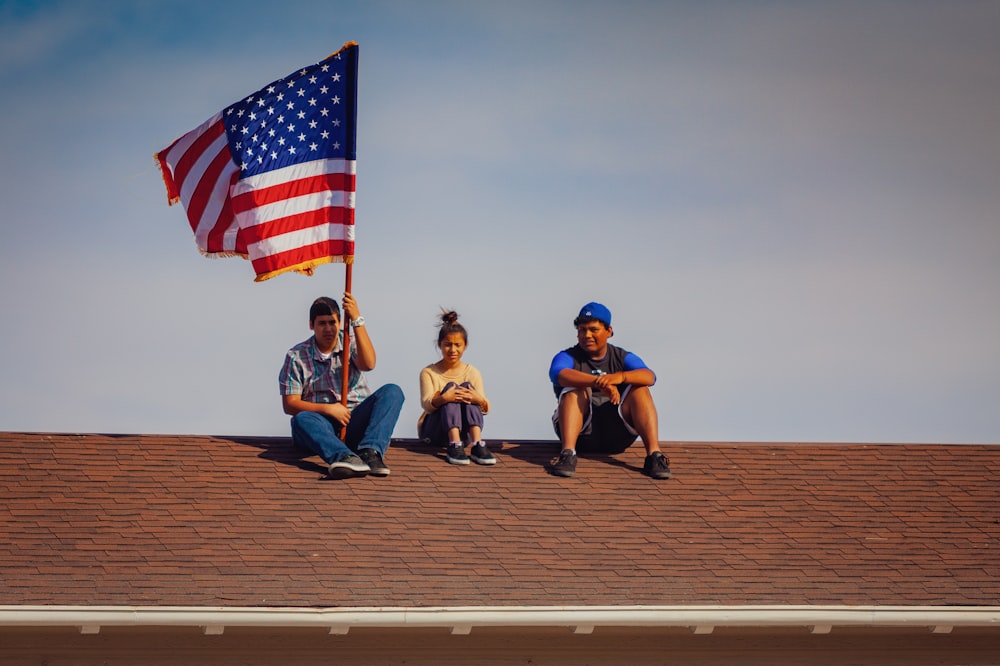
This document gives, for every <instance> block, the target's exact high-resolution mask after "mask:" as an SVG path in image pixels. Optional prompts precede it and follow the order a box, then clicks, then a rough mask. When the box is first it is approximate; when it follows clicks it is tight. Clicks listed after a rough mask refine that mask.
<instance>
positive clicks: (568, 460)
mask: <svg viewBox="0 0 1000 666" xmlns="http://www.w3.org/2000/svg"><path fill="white" fill-rule="evenodd" d="M549 472H550V473H551V474H553V475H555V476H565V477H570V476H573V475H574V474H576V451H574V450H572V449H563V450H562V451H560V452H559V457H558V458H553V459H552V461H551V462H550V463H549Z"/></svg>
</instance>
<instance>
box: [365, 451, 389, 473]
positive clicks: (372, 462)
mask: <svg viewBox="0 0 1000 666" xmlns="http://www.w3.org/2000/svg"><path fill="white" fill-rule="evenodd" d="M358 455H359V456H361V459H362V460H364V461H365V464H367V465H368V468H369V469H370V470H371V471H370V472H369V474H371V475H372V476H389V471H390V470H389V468H388V467H386V464H385V461H384V460H382V454H381V453H379V452H378V451H376V450H375V449H360V450H359V451H358Z"/></svg>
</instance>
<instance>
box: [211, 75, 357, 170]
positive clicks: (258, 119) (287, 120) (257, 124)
mask: <svg viewBox="0 0 1000 666" xmlns="http://www.w3.org/2000/svg"><path fill="white" fill-rule="evenodd" d="M326 62H327V63H331V62H335V61H332V59H331V60H327V61H326ZM341 67H342V66H341V65H339V64H332V65H331V64H320V65H316V66H312V67H308V68H306V69H303V70H301V71H299V72H296V73H295V74H293V75H291V76H289V77H287V78H285V79H281V80H278V81H276V82H274V83H273V84H271V85H270V86H268V87H267V88H263V89H261V91H260V93H256V94H254V95H251V96H250V97H248V98H246V99H245V100H244V101H242V102H238V103H236V104H234V105H232V106H230V107H228V108H227V109H226V111H225V112H224V114H225V117H226V120H225V124H226V128H227V133H228V134H229V137H230V138H231V139H232V141H233V143H232V144H231V145H232V146H233V156H234V158H235V164H237V165H239V168H240V169H241V171H242V172H243V173H242V176H241V177H247V176H250V175H256V174H259V173H263V172H264V171H267V170H269V169H276V168H280V167H284V166H288V165H292V164H297V163H300V162H304V161H308V160H313V159H317V158H337V157H343V151H344V149H345V144H348V145H349V143H350V142H349V141H345V140H344V134H343V129H342V127H343V125H344V124H345V123H344V113H345V112H344V107H345V104H346V103H347V102H348V101H349V99H348V98H347V97H345V96H343V95H341V94H339V92H340V91H342V90H343V88H342V87H341V85H342V84H343V83H346V81H347V79H348V78H349V77H348V76H347V75H346V74H343V73H339V72H338V71H337V70H338V69H340V68H341ZM289 91H294V94H290V93H289ZM300 100H301V103H300ZM237 138H239V139H240V140H239V141H237V140H236V139H237Z"/></svg>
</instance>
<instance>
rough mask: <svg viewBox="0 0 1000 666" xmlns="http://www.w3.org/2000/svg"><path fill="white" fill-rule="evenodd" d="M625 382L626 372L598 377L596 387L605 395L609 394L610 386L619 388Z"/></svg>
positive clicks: (595, 381)
mask: <svg viewBox="0 0 1000 666" xmlns="http://www.w3.org/2000/svg"><path fill="white" fill-rule="evenodd" d="M624 382H625V373H624V372H612V373H611V374H607V375H598V376H597V379H595V380H594V387H595V388H598V389H600V390H601V391H602V392H604V393H607V392H608V387H609V386H614V387H617V386H618V385H619V384H622V383H624Z"/></svg>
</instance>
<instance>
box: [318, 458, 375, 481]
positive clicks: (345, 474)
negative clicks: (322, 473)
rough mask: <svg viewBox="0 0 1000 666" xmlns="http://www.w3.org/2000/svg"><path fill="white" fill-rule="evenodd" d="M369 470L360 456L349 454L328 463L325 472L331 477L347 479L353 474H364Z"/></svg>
mask: <svg viewBox="0 0 1000 666" xmlns="http://www.w3.org/2000/svg"><path fill="white" fill-rule="evenodd" d="M370 470H371V468H370V467H368V465H367V464H365V462H364V461H363V460H361V458H359V457H357V456H356V455H353V454H352V455H349V456H344V457H343V458H340V459H339V460H334V461H333V462H332V463H330V467H329V469H328V470H327V473H328V474H329V475H330V478H331V479H349V478H351V477H353V476H364V475H365V474H367V473H368V472H369V471H370Z"/></svg>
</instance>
